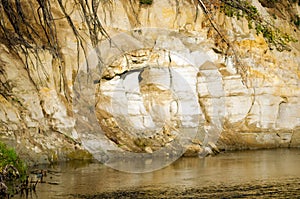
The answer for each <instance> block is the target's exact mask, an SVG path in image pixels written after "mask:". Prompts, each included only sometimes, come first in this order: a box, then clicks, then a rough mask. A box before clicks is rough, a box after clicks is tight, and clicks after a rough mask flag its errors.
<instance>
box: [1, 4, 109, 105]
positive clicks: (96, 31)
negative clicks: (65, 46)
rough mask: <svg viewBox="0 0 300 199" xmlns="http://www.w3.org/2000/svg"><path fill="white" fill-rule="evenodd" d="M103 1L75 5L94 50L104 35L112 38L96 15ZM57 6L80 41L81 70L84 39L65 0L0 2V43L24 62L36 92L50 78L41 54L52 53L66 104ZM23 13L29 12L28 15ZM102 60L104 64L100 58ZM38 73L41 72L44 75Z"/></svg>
mask: <svg viewBox="0 0 300 199" xmlns="http://www.w3.org/2000/svg"><path fill="white" fill-rule="evenodd" d="M100 2H101V0H92V1H91V2H90V1H87V0H78V2H74V4H75V5H78V6H77V8H79V11H80V12H81V13H82V15H83V19H84V20H85V23H86V25H87V27H88V30H89V36H90V41H91V43H92V45H93V47H96V46H97V45H98V43H99V41H100V40H101V39H102V38H100V37H101V36H103V37H104V38H106V39H110V38H109V35H108V33H107V32H106V30H105V29H104V28H103V25H102V23H101V21H100V19H99V17H98V15H97V10H98V8H99V5H100ZM56 3H57V4H58V5H59V8H60V10H61V12H62V14H63V16H64V18H65V19H66V20H67V22H68V24H69V26H70V27H71V29H72V31H73V34H74V36H75V38H76V40H77V63H78V67H79V62H80V58H79V57H80V48H81V49H82V51H83V54H84V57H85V58H86V57H87V53H86V50H85V48H84V46H83V42H84V39H83V37H82V36H81V35H80V34H79V30H78V29H77V28H76V26H75V25H74V23H73V21H72V19H71V17H70V15H69V14H68V13H67V11H66V8H65V6H66V5H65V2H63V0H57V1H50V0H29V1H20V0H14V1H12V0H0V43H2V44H4V45H6V46H7V47H8V48H9V49H10V50H11V52H14V53H15V54H16V55H17V56H18V57H19V58H20V60H21V61H22V62H23V63H24V66H25V68H26V70H27V72H28V76H29V78H30V79H31V81H32V82H33V84H34V85H35V86H36V89H37V90H39V86H37V85H40V86H43V83H45V79H46V80H47V79H48V78H49V75H48V74H47V72H46V70H45V66H44V64H43V63H42V61H41V58H40V53H41V52H43V51H48V52H50V54H51V55H52V56H53V60H54V62H55V63H56V64H55V65H56V66H55V67H57V68H58V71H60V72H59V74H60V75H59V77H58V78H59V80H58V83H59V85H58V88H60V91H59V92H64V96H65V98H66V99H67V101H70V100H71V96H70V95H71V94H70V93H71V91H70V89H69V87H68V80H67V78H66V66H65V62H64V60H63V56H62V53H61V42H63V41H60V40H59V39H58V32H57V28H56V22H55V20H56V19H54V17H53V7H54V6H55V5H54V4H56ZM28 9H29V10H28ZM30 9H31V10H30ZM24 10H26V14H25V12H24ZM98 53H99V52H98ZM99 57H100V56H98V58H99ZM99 61H101V60H100V58H99ZM30 67H36V68H35V69H36V70H35V71H36V72H37V74H38V76H39V82H38V83H37V82H36V79H34V78H33V76H32V74H31V72H30ZM39 71H42V74H40V72H39Z"/></svg>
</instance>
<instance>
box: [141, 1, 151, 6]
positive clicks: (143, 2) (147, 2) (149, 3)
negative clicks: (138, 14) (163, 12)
mask: <svg viewBox="0 0 300 199" xmlns="http://www.w3.org/2000/svg"><path fill="white" fill-rule="evenodd" d="M152 3H153V0H140V4H145V5H151V4H152Z"/></svg>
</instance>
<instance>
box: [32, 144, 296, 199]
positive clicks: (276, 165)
mask: <svg viewBox="0 0 300 199" xmlns="http://www.w3.org/2000/svg"><path fill="white" fill-rule="evenodd" d="M40 168H41V166H40ZM46 169H48V170H49V172H48V175H47V177H46V178H45V181H46V183H42V184H38V185H37V188H36V189H37V191H36V193H32V194H30V195H29V198H40V199H44V198H45V199H46V198H54V199H56V198H300V149H276V150H257V151H239V152H226V153H222V154H219V155H217V156H214V157H207V158H203V159H200V158H196V157H193V158H187V157H186V158H180V159H179V160H177V161H176V162H174V163H173V164H171V165H169V166H168V167H165V168H163V169H161V170H158V171H154V172H150V173H142V174H132V173H124V172H120V171H116V170H113V169H111V168H109V167H106V166H105V165H102V164H99V163H86V162H70V163H64V164H59V165H53V166H51V167H49V166H47V168H46Z"/></svg>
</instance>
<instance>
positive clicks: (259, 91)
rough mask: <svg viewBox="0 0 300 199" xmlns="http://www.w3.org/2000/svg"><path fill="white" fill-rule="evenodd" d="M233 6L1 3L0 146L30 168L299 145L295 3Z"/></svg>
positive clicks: (45, 0)
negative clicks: (116, 155)
mask: <svg viewBox="0 0 300 199" xmlns="http://www.w3.org/2000/svg"><path fill="white" fill-rule="evenodd" d="M230 2H231V3H230ZM241 2H244V1H225V0H223V1H211V2H210V1H197V0H174V1H170V0H159V1H158V0H153V1H137V0H129V1H125V0H103V1H99V0H93V1H90V2H88V3H87V2H86V1H82V0H78V1H64V0H28V1H18V0H17V1H10V0H2V1H1V6H0V10H1V11H0V52H1V53H0V80H1V84H0V90H1V95H0V101H1V103H0V110H1V111H0V124H1V125H0V132H1V134H0V136H1V140H2V141H4V142H6V143H9V144H10V145H12V146H15V147H16V149H17V150H18V152H19V153H20V154H21V155H23V156H24V157H29V158H30V159H31V160H32V161H33V162H39V163H41V162H51V161H57V160H66V159H76V158H89V157H90V155H89V153H88V152H87V150H88V151H89V152H91V153H93V154H94V155H98V156H102V155H103V154H105V152H106V151H113V150H115V148H119V149H120V150H127V151H135V152H147V153H153V152H155V151H157V150H159V149H160V148H162V147H166V148H168V147H169V146H170V143H172V142H173V141H174V140H176V139H177V138H178V137H179V142H183V143H184V145H185V146H189V145H190V149H191V151H193V150H194V151H195V152H197V151H199V150H201V149H200V146H201V145H202V146H206V145H207V144H208V143H210V142H212V143H216V144H217V145H218V146H219V147H220V148H224V149H248V148H270V147H299V146H300V129H299V126H300V112H299V108H300V102H299V96H300V90H299V78H300V72H299V69H300V64H299V63H300V43H299V40H300V34H299V33H300V31H299V23H300V22H299V15H300V14H299V12H300V7H299V2H297V1H283V2H277V1H272V3H270V2H271V1H270V2H269V1H258V0H252V1H248V3H247V4H241ZM234 3H236V4H234ZM241 5H242V7H241V8H243V9H245V10H244V12H245V13H244V14H243V13H242V11H241V13H237V11H236V9H237V8H238V9H240V10H241V8H239V7H238V6H241ZM253 8H255V9H254V10H252V11H251V9H253ZM249 13H250V14H251V13H252V15H249ZM251 17H252V18H251ZM107 138H109V139H107ZM193 143H198V144H194V145H193ZM199 144H200V145H199ZM172 147H174V146H172ZM172 147H170V148H168V150H172V149H173V148H172ZM166 153H167V152H166Z"/></svg>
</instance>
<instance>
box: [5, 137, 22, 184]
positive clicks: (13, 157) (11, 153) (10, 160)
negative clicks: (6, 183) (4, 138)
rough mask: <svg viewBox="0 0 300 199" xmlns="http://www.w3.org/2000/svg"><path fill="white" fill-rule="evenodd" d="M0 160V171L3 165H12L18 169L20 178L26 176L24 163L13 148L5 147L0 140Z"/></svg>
mask: <svg viewBox="0 0 300 199" xmlns="http://www.w3.org/2000/svg"><path fill="white" fill-rule="evenodd" d="M0 160H1V161H0V171H2V170H3V169H4V168H5V166H7V165H12V166H14V167H15V168H16V169H17V170H18V171H19V173H20V176H21V178H23V179H24V178H25V177H26V170H27V167H26V164H25V163H24V162H23V161H22V160H21V159H20V158H19V157H18V155H17V153H16V152H15V150H14V149H12V148H9V147H7V146H6V145H5V144H4V143H2V142H0Z"/></svg>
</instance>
